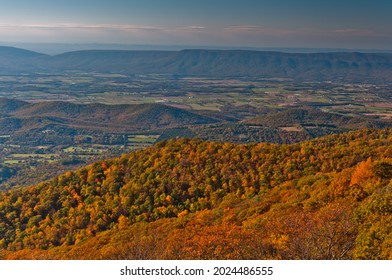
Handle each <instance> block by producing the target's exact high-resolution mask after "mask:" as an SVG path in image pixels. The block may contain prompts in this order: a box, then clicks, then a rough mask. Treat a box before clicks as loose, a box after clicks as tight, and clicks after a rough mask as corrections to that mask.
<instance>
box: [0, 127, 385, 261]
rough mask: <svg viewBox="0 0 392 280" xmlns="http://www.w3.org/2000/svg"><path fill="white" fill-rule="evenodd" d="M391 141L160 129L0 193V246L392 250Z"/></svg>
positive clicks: (292, 252) (67, 252)
mask: <svg viewBox="0 0 392 280" xmlns="http://www.w3.org/2000/svg"><path fill="white" fill-rule="evenodd" d="M391 144H392V129H380V130H377V129H365V130H360V131H354V132H348V133H344V134H341V135H330V136H326V137H323V138H319V139H314V140H311V141H306V142H302V143H299V144H291V145H277V144H268V143H260V144H247V145H244V144H230V143H215V142H208V141H202V140H197V139H192V140H191V139H172V140H166V141H163V142H160V143H158V144H156V145H154V146H152V147H150V148H147V149H144V150H140V151H136V152H133V153H131V154H127V155H123V156H121V157H119V158H115V159H110V160H105V161H100V162H96V163H94V164H92V165H90V166H88V167H86V168H82V169H79V170H77V171H74V172H67V173H65V174H64V175H62V176H59V177H56V178H54V179H52V180H50V181H48V182H44V183H41V184H39V185H37V186H32V187H29V188H22V189H18V190H12V191H8V192H3V193H0V247H1V248H2V249H1V251H0V257H1V258H10V259H13V258H16V259H25V258H27V259H30V258H31V259H36V258H38V259H40V258H43V259H51V258H54V259H61V258H63V259H85V258H86V259H392V215H391V214H392V184H391V179H392V145H391Z"/></svg>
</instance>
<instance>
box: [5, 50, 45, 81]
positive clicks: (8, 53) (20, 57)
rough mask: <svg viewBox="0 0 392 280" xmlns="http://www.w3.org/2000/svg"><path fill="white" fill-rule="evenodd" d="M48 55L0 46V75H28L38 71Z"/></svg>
mask: <svg viewBox="0 0 392 280" xmlns="http://www.w3.org/2000/svg"><path fill="white" fill-rule="evenodd" d="M48 58H49V56H48V55H45V54H41V53H37V52H33V51H28V50H24V49H19V48H14V47H3V46H0V73H1V74H15V73H30V72H35V71H38V70H40V69H41V68H40V66H39V65H41V64H43V63H45V62H46V61H47V59H48Z"/></svg>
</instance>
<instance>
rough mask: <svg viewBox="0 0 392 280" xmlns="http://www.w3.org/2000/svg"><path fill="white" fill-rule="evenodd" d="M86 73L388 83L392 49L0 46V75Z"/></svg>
mask: <svg viewBox="0 0 392 280" xmlns="http://www.w3.org/2000/svg"><path fill="white" fill-rule="evenodd" d="M70 70H75V71H89V72H109V73H114V72H115V73H124V74H168V75H179V76H199V77H257V78H287V79H296V80H304V81H308V80H316V81H317V80H324V81H325V80H340V81H347V82H391V81H392V75H391V74H392V54H391V53H358V52H355V53H354V52H353V53H350V52H347V53H343V52H342V53H338V52H333V53H284V52H269V51H250V50H203V49H199V50H198V49H193V50H182V51H121V50H91V51H74V52H67V53H63V54H60V55H55V56H49V55H44V54H39V53H36V52H31V51H27V50H22V49H17V48H10V47H0V73H24V72H35V71H42V72H53V71H54V72H56V71H70Z"/></svg>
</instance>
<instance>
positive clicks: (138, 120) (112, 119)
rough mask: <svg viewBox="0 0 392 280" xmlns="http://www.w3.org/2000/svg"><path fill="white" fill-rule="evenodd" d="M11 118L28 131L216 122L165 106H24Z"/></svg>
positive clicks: (159, 126) (38, 104) (53, 104)
mask: <svg viewBox="0 0 392 280" xmlns="http://www.w3.org/2000/svg"><path fill="white" fill-rule="evenodd" d="M9 115H10V116H12V118H13V119H18V120H23V123H24V124H25V125H24V127H23V129H24V130H26V129H31V128H36V127H44V126H43V124H45V125H50V124H64V125H67V126H68V127H73V128H84V129H87V130H94V129H95V130H96V129H98V130H102V129H104V130H106V131H132V130H150V129H159V128H169V127H176V126H183V125H191V124H205V123H212V122H216V120H214V119H212V118H208V117H204V116H200V115H197V114H195V113H192V112H190V111H186V110H183V109H178V108H174V107H169V106H165V105H161V104H140V105H139V104H137V105H104V104H74V103H68V102H41V103H34V104H24V103H23V106H20V107H18V108H15V109H13V110H10V112H9ZM43 119H44V120H45V121H43ZM34 120H35V122H34Z"/></svg>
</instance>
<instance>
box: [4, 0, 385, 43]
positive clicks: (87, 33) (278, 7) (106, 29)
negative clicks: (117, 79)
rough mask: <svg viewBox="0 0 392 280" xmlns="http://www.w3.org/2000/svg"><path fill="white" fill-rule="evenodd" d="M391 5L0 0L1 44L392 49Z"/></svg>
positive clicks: (371, 1) (358, 1) (295, 0)
mask: <svg viewBox="0 0 392 280" xmlns="http://www.w3.org/2000/svg"><path fill="white" fill-rule="evenodd" d="M391 15H392V0H326V1H324V0H192V1H191V0H107V1H106V0H63V1H56V0H12V1H9V0H7V1H3V0H0V40H1V41H3V42H4V41H8V42H57V43H122V44H124V43H125V44H159V45H209V46H248V47H290V48H292V47H308V48H355V49H358V48H362V49H364V48H368V49H389V50H391V49H392V16H391Z"/></svg>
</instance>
